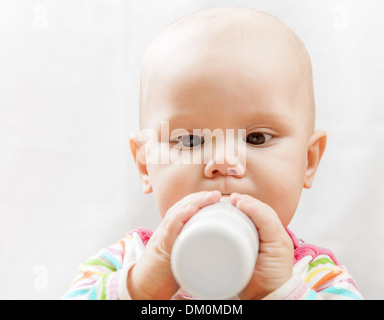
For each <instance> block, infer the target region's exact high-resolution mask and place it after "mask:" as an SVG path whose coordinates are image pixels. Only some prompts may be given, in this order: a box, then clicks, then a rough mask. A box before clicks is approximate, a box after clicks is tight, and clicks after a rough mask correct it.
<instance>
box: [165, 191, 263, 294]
mask: <svg viewBox="0 0 384 320" xmlns="http://www.w3.org/2000/svg"><path fill="white" fill-rule="evenodd" d="M258 249H259V239H258V234H257V230H256V228H255V226H254V224H253V223H252V221H251V219H250V218H249V217H248V216H247V215H245V214H244V213H243V212H241V211H240V210H239V209H237V208H236V207H235V206H233V205H232V204H231V203H230V201H229V198H228V197H222V199H221V200H220V201H219V202H217V203H215V204H212V205H209V206H206V207H204V208H202V209H201V210H200V211H198V212H197V213H196V214H195V215H194V216H193V217H192V218H191V219H190V220H189V221H188V222H187V223H186V224H185V226H184V228H183V229H182V230H181V233H180V235H179V236H178V238H177V239H176V241H175V244H174V246H173V250H172V253H171V267H172V272H173V274H174V277H175V279H176V281H177V282H178V284H179V285H180V287H181V289H182V291H183V292H185V293H187V294H189V295H191V296H192V297H194V298H200V299H231V298H234V297H236V296H237V295H238V293H240V292H241V291H242V290H243V289H244V287H245V286H246V285H247V284H248V282H249V280H250V278H251V276H252V273H253V270H254V267H255V263H256V259H257V253H258Z"/></svg>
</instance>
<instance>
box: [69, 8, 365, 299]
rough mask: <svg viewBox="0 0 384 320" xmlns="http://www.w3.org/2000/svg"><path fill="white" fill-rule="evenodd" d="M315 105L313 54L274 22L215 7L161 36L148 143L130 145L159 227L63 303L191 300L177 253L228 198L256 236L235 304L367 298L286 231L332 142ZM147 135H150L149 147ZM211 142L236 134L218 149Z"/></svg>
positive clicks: (320, 253) (96, 269)
mask: <svg viewBox="0 0 384 320" xmlns="http://www.w3.org/2000/svg"><path fill="white" fill-rule="evenodd" d="M314 105H315V104H314V95H313V85H312V71H311V62H310V58H309V56H308V54H307V51H306V49H305V47H304V45H303V43H302V42H301V41H300V39H299V38H298V37H297V36H296V35H295V34H294V33H293V32H292V31H291V30H290V29H289V28H288V27H286V26H285V25H284V24H282V23H281V22H280V21H278V20H277V19H275V18H274V17H271V16H269V15H267V14H265V13H261V12H258V11H256V10H251V9H245V8H215V9H209V10H204V11H200V12H197V13H194V14H191V15H189V16H186V17H183V18H181V19H179V20H177V21H176V22H175V23H173V24H172V25H170V26H169V27H168V28H166V29H165V30H164V31H163V32H162V33H161V34H160V35H159V36H158V37H157V39H156V40H155V41H154V42H153V43H152V45H151V46H150V47H149V49H148V51H147V53H146V55H145V57H144V60H143V68H142V80H141V97H140V128H141V134H137V135H134V136H133V137H132V138H131V140H130V146H131V150H132V154H133V157H134V159H135V162H136V164H137V168H138V171H139V175H140V178H141V181H142V187H143V191H144V192H145V193H151V192H153V193H154V196H155V199H156V203H157V207H158V211H159V213H160V215H161V217H162V222H161V223H160V225H159V226H158V228H157V229H156V230H155V231H154V233H153V234H152V232H151V231H149V230H147V229H144V228H139V229H136V230H133V231H131V232H129V233H128V234H127V235H126V236H125V237H124V238H123V239H122V240H120V241H119V242H118V243H116V244H114V245H113V246H110V247H107V248H106V249H103V250H101V251H100V252H99V253H98V254H97V255H96V256H94V257H92V258H91V259H90V260H88V261H87V262H86V263H85V264H83V265H81V266H80V268H79V273H78V275H77V277H76V278H75V280H74V282H73V283H72V285H71V288H70V290H69V292H68V293H67V294H66V295H65V296H64V298H66V299H73V298H77V299H79V298H80V299H192V298H193V297H189V296H187V295H185V294H184V293H183V292H182V291H181V290H180V288H179V285H178V283H177V282H176V281H175V279H174V277H173V274H172V270H171V265H170V257H171V251H172V247H173V244H174V242H175V240H176V238H177V236H178V234H179V233H180V232H181V229H182V228H183V226H184V224H185V223H186V222H187V221H188V220H189V219H190V218H191V217H192V216H193V215H194V214H195V213H196V212H197V211H198V210H199V209H201V208H203V207H205V206H207V205H210V204H213V203H216V202H218V201H219V200H220V198H221V196H222V195H227V196H230V201H231V203H232V204H233V205H234V206H236V207H238V208H239V209H240V210H241V211H243V212H244V213H245V214H246V215H248V216H249V217H250V218H251V220H252V221H253V223H254V225H255V226H256V228H257V231H258V233H259V238H260V244H259V253H258V259H257V262H256V265H255V267H254V273H253V276H252V278H251V280H250V282H249V283H248V285H247V286H246V287H245V288H244V290H243V291H242V292H241V293H240V294H239V296H238V297H236V298H240V299H351V298H352V299H361V298H362V296H361V294H360V292H359V290H358V289H357V287H356V285H355V283H354V281H353V279H352V277H351V276H350V275H349V274H348V273H347V272H346V271H345V270H344V269H343V268H342V266H340V265H339V264H338V262H337V260H336V259H335V257H334V256H333V254H332V253H331V252H330V251H328V250H326V249H322V248H319V247H315V246H312V245H309V244H306V243H303V242H302V241H298V240H297V239H296V237H295V236H294V235H293V233H292V232H291V231H290V230H288V229H287V226H288V224H289V222H290V221H291V219H292V217H293V216H294V214H295V211H296V208H297V205H298V202H299V199H300V196H301V192H302V189H303V188H310V187H311V186H312V183H313V179H314V176H315V173H316V170H317V168H318V166H319V162H320V160H321V157H322V155H323V152H324V150H325V146H326V139H327V137H326V133H325V132H324V131H323V130H316V131H315V130H314V122H315V119H314V118H315V106H314ZM215 130H216V131H215ZM230 130H232V131H230ZM143 132H152V135H151V136H152V139H151V143H150V144H149V143H147V142H148V141H147V140H146V139H144V138H143ZM213 132H216V133H217V132H223V133H224V132H225V133H229V132H231V133H232V134H231V135H229V134H225V137H224V138H223V139H219V138H217V137H216V139H213V138H212V133H213ZM210 134H211V135H210ZM153 137H155V139H153ZM235 138H236V139H237V143H233V144H232V146H233V148H232V149H233V150H230V148H228V143H227V140H231V139H232V140H235ZM154 150H156V154H157V158H156V159H159V158H160V159H161V160H162V161H154V157H152V156H151V154H150V153H151V152H152V154H153V152H154ZM234 151H236V152H234ZM170 154H173V157H170V156H169V155H170ZM185 155H187V156H186V157H185ZM178 157H179V158H178ZM177 158H178V159H179V160H180V159H184V160H182V161H175V159H177ZM186 159H188V160H189V161H187V160H186ZM164 160H168V161H164Z"/></svg>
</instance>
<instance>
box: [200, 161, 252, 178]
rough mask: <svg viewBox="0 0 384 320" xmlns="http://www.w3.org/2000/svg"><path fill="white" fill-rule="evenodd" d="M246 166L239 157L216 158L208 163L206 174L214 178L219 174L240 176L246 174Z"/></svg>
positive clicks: (205, 169)
mask: <svg viewBox="0 0 384 320" xmlns="http://www.w3.org/2000/svg"><path fill="white" fill-rule="evenodd" d="M244 172H245V168H244V167H243V166H242V164H241V163H240V161H239V159H238V158H229V157H223V158H214V159H212V160H211V161H209V162H208V163H207V165H206V166H205V168H204V174H205V176H206V177H207V178H214V177H215V176H218V175H223V176H236V177H238V178H240V177H242V176H243V175H244Z"/></svg>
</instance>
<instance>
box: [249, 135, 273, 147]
mask: <svg viewBox="0 0 384 320" xmlns="http://www.w3.org/2000/svg"><path fill="white" fill-rule="evenodd" d="M271 138H272V136H271V135H270V134H267V133H262V132H251V133H249V134H247V137H246V142H247V143H250V144H253V145H256V146H259V145H262V144H264V143H266V142H268V141H269V140H270V139H271Z"/></svg>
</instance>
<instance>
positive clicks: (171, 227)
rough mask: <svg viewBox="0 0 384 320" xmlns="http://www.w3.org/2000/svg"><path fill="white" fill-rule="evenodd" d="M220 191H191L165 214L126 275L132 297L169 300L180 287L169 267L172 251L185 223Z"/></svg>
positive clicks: (212, 201)
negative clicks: (138, 258) (141, 253)
mask: <svg viewBox="0 0 384 320" xmlns="http://www.w3.org/2000/svg"><path fill="white" fill-rule="evenodd" d="M220 198H221V193H220V192H219V191H212V192H209V191H202V192H198V193H193V194H190V195H188V196H186V197H184V198H183V199H181V200H180V201H178V202H177V203H175V204H174V205H173V206H172V207H171V208H170V209H169V210H168V211H167V213H166V214H165V216H164V218H163V220H162V222H161V223H160V225H159V227H158V228H157V229H156V230H155V232H154V233H153V235H152V237H151V239H150V240H149V241H148V243H147V246H146V247H145V250H144V252H143V255H142V256H141V258H140V260H139V261H138V262H137V264H136V265H135V266H134V267H133V268H132V269H131V270H130V272H129V274H128V277H127V287H128V292H129V294H130V296H131V298H132V299H151V300H154V299H162V300H168V299H170V298H171V297H172V296H173V295H174V294H175V293H176V292H177V290H178V289H179V286H178V284H177V282H176V280H175V279H174V277H173V274H172V270H171V263H170V261H171V251H172V247H173V244H174V242H175V241H176V238H177V236H178V235H179V233H180V231H181V229H182V228H183V227H184V225H185V223H186V222H187V221H188V220H189V219H190V218H191V217H192V216H193V215H194V214H195V213H196V212H197V211H198V210H199V209H201V208H203V207H205V206H207V205H210V204H213V203H216V202H218V201H219V200H220Z"/></svg>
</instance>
